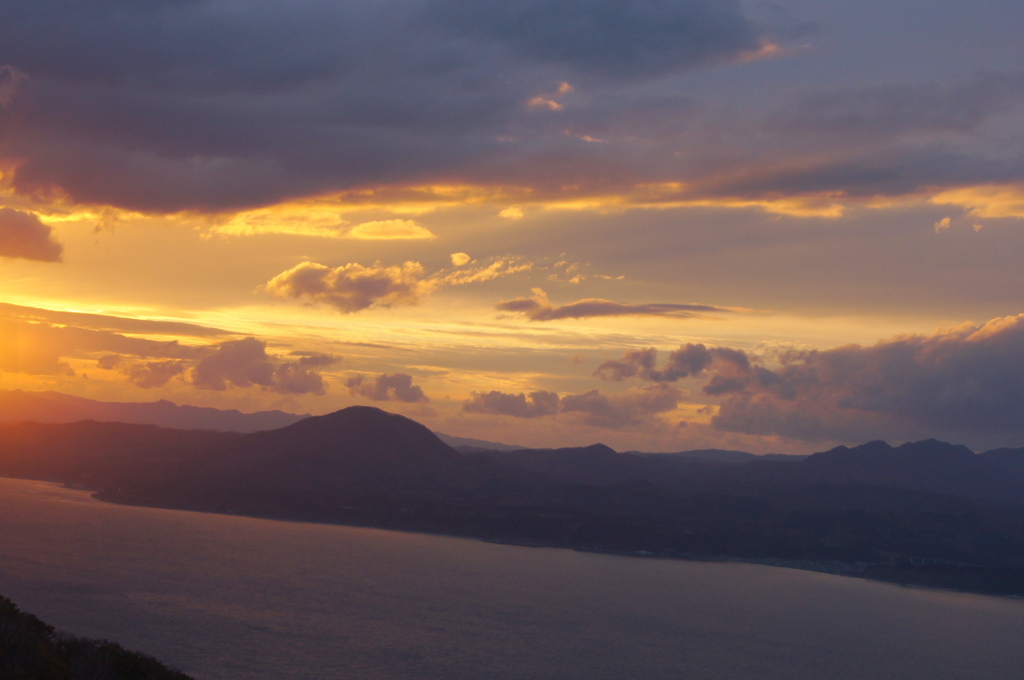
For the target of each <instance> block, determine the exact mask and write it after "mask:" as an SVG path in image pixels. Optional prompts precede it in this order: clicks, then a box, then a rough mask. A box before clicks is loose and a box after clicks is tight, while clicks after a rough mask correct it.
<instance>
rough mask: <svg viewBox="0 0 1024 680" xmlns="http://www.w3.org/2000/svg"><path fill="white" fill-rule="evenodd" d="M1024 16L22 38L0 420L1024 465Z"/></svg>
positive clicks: (788, 14) (474, 8) (0, 98)
mask: <svg viewBox="0 0 1024 680" xmlns="http://www.w3.org/2000/svg"><path fill="white" fill-rule="evenodd" d="M1022 28H1024V3H1021V2H1020V1H1019V0H975V1H974V2H966V0H963V1H958V0H929V1H927V2H925V1H924V0H902V1H899V0H898V1H896V2H880V1H877V0H860V1H858V2H852V1H851V2H835V1H834V0H780V1H778V2H730V1H727V0H618V1H615V0H543V1H538V0H505V1H504V2H501V3H489V2H480V1H478V0H477V1H474V0H343V1H339V0H287V1H286V0H249V1H247V2H242V1H241V0H177V1H171V0H138V1H136V2H121V1H115V0H95V1H94V2H87V3H86V2H71V1H70V0H54V1H51V2H28V1H27V0H7V1H6V2H5V3H4V4H3V8H2V9H0V206H2V207H0V303H2V304H0V389H4V390H13V389H23V390H55V391H58V392H63V393H67V394H73V395H78V396H83V397H88V398H92V399H100V400H108V401H153V400H157V399H168V400H170V401H173V402H175V403H179V404H194V405H201V406H214V407H218V408H237V409H240V410H244V411H256V410H261V409H271V408H277V409H282V410H285V411H290V412H294V413H314V414H319V413H326V412H329V411H333V410H336V409H339V408H343V407H345V406H349V405H353V404H370V405H375V406H379V407H381V408H384V409H387V410H390V411H395V412H399V413H402V414H404V415H408V416H410V417H412V418H415V419H416V420H418V421H420V422H422V423H424V424H425V425H427V426H428V427H430V428H432V429H434V430H439V431H442V432H446V433H448V434H452V435H459V436H465V437H476V438H482V439H487V440H491V441H501V442H509V443H515V444H520V445H526V446H545V445H547V446H555V445H558V446H565V445H577V444H590V443H593V442H598V441H600V442H604V443H606V444H608V445H610V446H613V447H615V448H617V449H619V450H629V449H638V450H647V451H673V450H684V449H695V448H711V447H716V448H738V449H744V450H749V451H754V452H759V453H763V452H772V451H774V452H783V453H802V452H808V451H813V450H821V449H823V448H827V447H828V446H831V445H832V444H834V443H848V444H852V443H860V442H863V441H867V440H870V439H887V440H889V441H891V442H894V443H895V442H901V441H906V440H913V439H922V438H927V437H937V438H940V439H945V440H949V441H956V442H959V443H964V444H967V445H968V446H971V447H972V448H975V449H976V450H981V449H986V448H994V447H997V446H1024V314H1022V312H1024V266H1022V254H1024V40H1021V39H1020V34H1021V29H1022Z"/></svg>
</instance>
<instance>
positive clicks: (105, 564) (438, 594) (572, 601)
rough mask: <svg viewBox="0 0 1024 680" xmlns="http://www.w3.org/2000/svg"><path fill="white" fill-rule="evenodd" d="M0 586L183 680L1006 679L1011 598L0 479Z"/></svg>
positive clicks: (52, 618) (1018, 669)
mask: <svg viewBox="0 0 1024 680" xmlns="http://www.w3.org/2000/svg"><path fill="white" fill-rule="evenodd" d="M0 594H2V595H4V596H6V597H8V598H10V599H12V600H14V601H15V603H16V604H18V605H19V607H21V608H22V609H23V610H26V611H29V612H31V613H33V614H35V615H36V616H38V617H40V618H41V619H43V620H44V621H47V622H48V623H50V624H52V625H54V626H56V627H57V628H58V629H60V630H63V631H66V632H68V633H71V634H75V635H80V636H85V637H90V638H105V639H110V640H114V641H117V642H119V643H121V644H122V645H124V646H125V647H127V648H129V649H134V650H137V651H141V652H144V653H146V654H150V655H152V656H155V657H157V658H158V659H160V660H161V661H164V662H165V663H167V664H169V665H172V666H174V667H176V668H178V669H180V670H182V671H184V672H186V673H188V674H190V675H192V676H194V677H195V678H196V680H338V679H353V680H356V679H358V680H399V679H401V680H411V679H416V680H432V679H437V680H442V679H443V680H503V679H508V680H527V679H536V680H572V679H576V678H579V679H580V680H600V679H607V680H622V679H633V678H637V679H643V680H660V679H664V680H687V679H692V680H715V679H721V680H769V679H773V678H778V679H779V680H863V679H865V678H871V679H877V678H883V679H899V680H985V679H990V680H1009V679H1013V678H1020V677H1024V644H1022V638H1024V600H1019V599H1010V598H999V597H987V596H980V595H971V594H964V593H956V592H945V591H937V590H927V589H922V588H911V587H904V586H897V585H890V584H883V583H876V582H871V581H867V580H863V579H858V578H849V577H843V576H834V575H829V574H822V573H816V572H810V571H800V570H795V569H786V568H780V567H771V566H763V565H753V564H738V563H716V562H688V561H682V560H667V559H653V558H640V557H624V556H615V555H602V554H594V553H582V552H575V551H571V550H562V549H554V548H530V547H519V546H506V545H495V544H489V543H483V542H480V541H474V540H469V539H463V538H451V537H445V536H433V535H424V534H413V533H403V532H395V531H383V530H376V529H365V528H355V527H344V526H334V525H323V524H304V523H297V522H278V521H271V520H262V519H252V518H246V517H236V516H227V515H214V514H204V513H194V512H184V511H177V510H163V509H153V508H139V507H131V506H122V505H114V504H109V503H104V502H100V501H97V500H95V499H93V498H92V497H91V495H90V494H89V493H88V492H86V491H79V490H73V489H66V488H63V487H62V486H60V485H58V484H53V483H47V482H38V481H26V480H14V479H0Z"/></svg>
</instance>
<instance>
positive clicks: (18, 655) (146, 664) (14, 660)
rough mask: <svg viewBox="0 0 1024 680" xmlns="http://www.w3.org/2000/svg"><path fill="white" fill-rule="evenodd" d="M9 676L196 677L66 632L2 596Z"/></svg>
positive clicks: (0, 641) (96, 679) (1, 640)
mask: <svg viewBox="0 0 1024 680" xmlns="http://www.w3.org/2000/svg"><path fill="white" fill-rule="evenodd" d="M0 678H3V680H101V679H102V680H191V678H190V677H189V676H187V675H185V674H184V673H180V672H178V671H176V670H173V669H171V668H168V667H166V666H164V665H163V664H161V663H160V662H159V661H157V660H156V659H154V658H152V657H149V656H146V655H145V654H139V653H137V652H130V651H128V650H126V649H124V648H123V647H121V645H119V644H117V643H114V642H110V641H108V640H87V639H84V638H77V637H72V636H70V635H64V634H62V633H58V632H57V631H55V630H54V628H53V626H49V625H47V624H45V623H43V622H42V621H40V620H39V619H37V618H36V617H34V616H32V615H31V614H28V613H26V612H23V611H20V610H19V609H18V607H17V606H15V604H14V603H13V602H11V601H10V600H8V599H7V598H5V597H0Z"/></svg>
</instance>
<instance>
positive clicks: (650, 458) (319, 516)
mask: <svg viewBox="0 0 1024 680" xmlns="http://www.w3.org/2000/svg"><path fill="white" fill-rule="evenodd" d="M98 425H99V424H96V423H93V424H82V423H79V424H75V425H71V426H58V425H54V426H50V427H51V428H52V429H50V430H42V431H35V432H34V433H33V434H34V436H35V437H36V438H35V439H33V440H32V441H33V442H35V443H34V444H32V443H31V442H29V443H26V440H25V438H24V437H23V438H22V440H18V441H17V442H14V443H12V440H10V438H7V439H5V437H6V436H7V433H9V432H10V431H6V430H4V429H3V428H0V473H4V474H18V475H20V476H33V474H37V473H33V472H31V471H32V470H36V471H38V470H45V471H46V473H47V474H46V476H45V478H49V479H61V480H63V481H67V482H72V483H85V482H87V483H89V484H91V485H92V486H93V487H95V488H99V489H100V493H99V494H98V497H99V498H102V499H104V500H110V501H115V502H121V503H132V504H141V505H154V506H164V507H176V508H186V509H195V510H204V511H214V512H233V513H243V514H248V515H255V516H263V517H275V518H287V519H297V520H309V521H325V522H338V523H347V524H358V525H369V526H378V527H386V528H395V529H406V530H415V531H426V532H434V533H445V534H454V535H463V536H472V537H477V538H483V539H485V540H494V541H501V542H509V543H519V544H530V545H554V546H563V547H571V548H577V549H584V550H599V551H609V552H621V553H629V554H646V555H658V556H669V557H691V558H692V557H714V558H723V557H724V558H737V559H750V560H769V561H770V560H781V561H784V562H785V563H787V564H799V565H804V566H809V567H812V568H827V569H830V570H835V571H845V572H855V573H862V574H864V575H867V576H870V577H874V578H882V579H888V580H898V581H903V582H918V583H928V584H932V585H942V586H946V587H956V588H964V589H970V590H976V591H981V592H993V593H1003V594H1020V595H1024V450H1003V451H998V452H991V453H986V454H974V453H972V452H970V451H968V450H967V449H964V448H962V447H956V446H952V445H948V444H943V443H941V442H933V441H929V442H917V443H914V444H908V445H904V446H901V447H897V448H893V447H890V446H888V445H887V444H885V443H883V442H871V443H869V444H866V445H864V446H862V447H857V448H854V449H848V448H845V447H840V448H838V449H833V450H832V451H828V452H823V453H820V454H815V455H813V456H810V457H807V458H806V459H802V460H780V459H776V458H773V459H765V458H752V459H750V460H748V461H747V462H743V461H744V460H745V457H744V456H741V455H736V454H735V452H730V453H729V455H727V456H723V455H721V454H720V453H716V454H714V455H707V454H704V455H699V456H687V455H682V454H679V455H665V456H655V455H644V454H622V453H617V452H615V451H613V450H612V449H609V448H608V447H605V446H601V445H595V446H591V447H583V448H575V449H554V450H541V451H536V450H535V451H511V452H494V451H490V452H481V451H477V452H464V453H459V452H457V451H455V450H454V449H452V448H451V447H449V446H448V445H447V444H445V443H444V442H442V441H441V440H440V439H438V438H437V437H436V436H435V435H434V434H433V433H431V432H430V431H429V430H427V429H426V428H425V427H423V426H422V425H420V424H418V423H415V422H414V421H411V420H409V419H407V418H403V417H401V416H397V415H394V414H390V413H386V412H384V411H380V410H378V409H374V408H368V407H353V408H349V409H345V410H343V411H339V412H337V413H333V414H330V415H327V416H318V417H314V418H308V419H305V420H303V421H300V422H297V423H295V424H293V425H290V426H288V427H284V428H281V429H278V430H273V431H268V432H260V433H254V434H247V435H225V434H220V435H217V434H215V433H202V432H198V433H197V432H180V431H173V430H160V429H159V428H153V429H151V430H138V429H128V430H125V432H124V436H123V437H120V438H119V437H117V436H116V431H108V430H106V429H105V428H104V427H99V426H98ZM22 427H27V426H22ZM12 431H13V430H12ZM16 431H17V432H21V430H16ZM147 441H148V442H149V443H147ZM41 442H42V443H41ZM125 442H130V443H131V445H130V446H124V443H125ZM15 444H17V445H15ZM33 446H35V447H36V448H35V451H37V452H38V453H39V456H38V457H36V458H33V456H32V455H31V451H32V449H33ZM62 447H69V448H68V450H63V449H62ZM110 447H120V448H119V449H118V453H116V454H114V453H112V452H111V451H109V450H107V449H108V448H110ZM72 454H73V455H72ZM90 465H95V466H98V468H99V469H100V470H101V471H102V474H96V472H95V470H90V467H89V466H90ZM83 480H84V481H83Z"/></svg>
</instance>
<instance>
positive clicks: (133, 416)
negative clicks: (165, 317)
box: [0, 390, 308, 432]
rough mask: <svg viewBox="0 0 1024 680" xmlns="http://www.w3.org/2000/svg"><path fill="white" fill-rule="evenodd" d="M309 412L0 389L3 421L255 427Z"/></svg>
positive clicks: (248, 429) (0, 420) (225, 429)
mask: <svg viewBox="0 0 1024 680" xmlns="http://www.w3.org/2000/svg"><path fill="white" fill-rule="evenodd" d="M306 417H308V416H307V415H295V414H293V413H285V412H284V411H259V412H257V413H242V412H240V411H236V410H234V409H231V410H222V409H216V408H205V407H199V406H179V405H177V404H173V403H171V402H169V401H166V400H160V401H152V402H139V403H136V402H109V401H95V400H93V399H85V398H83V397H74V396H71V395H69V394H61V393H60V392H25V391H22V390H0V423H16V422H20V421H32V422H37V423H72V422H75V421H77V420H96V421H101V422H118V423H132V424H138V425H158V426H160V427H170V428H176V429H181V430H218V431H222V432H257V431H261V430H273V429H277V428H280V427H284V426H286V425H290V424H292V423H294V422H296V421H298V420H301V419H302V418H306Z"/></svg>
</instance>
